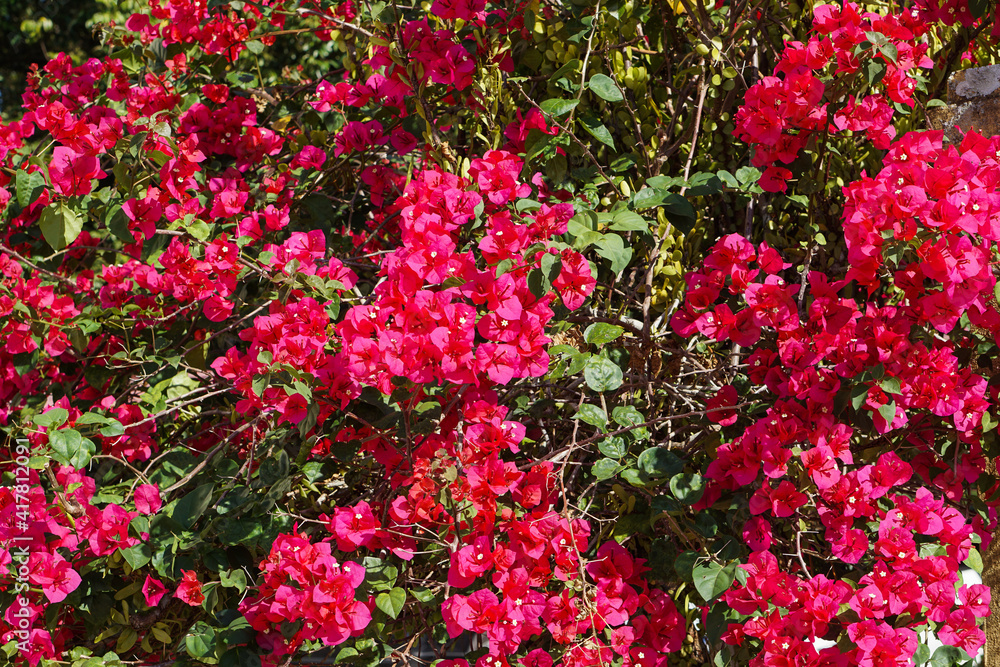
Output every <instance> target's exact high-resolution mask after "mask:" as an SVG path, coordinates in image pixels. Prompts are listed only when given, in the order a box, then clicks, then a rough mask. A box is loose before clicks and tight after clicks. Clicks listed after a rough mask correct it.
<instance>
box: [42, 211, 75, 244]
mask: <svg viewBox="0 0 1000 667" xmlns="http://www.w3.org/2000/svg"><path fill="white" fill-rule="evenodd" d="M38 226H39V228H40V229H41V230H42V236H44V237H45V240H46V241H47V242H48V244H49V245H50V246H52V249H53V250H62V249H63V248H65V247H67V246H68V245H69V244H71V243H72V242H73V241H75V240H76V238H77V237H78V236H80V232H81V231H83V220H82V219H81V218H80V216H78V215H77V214H76V211H74V210H73V209H71V208H70V207H69V206H68V205H67V204H66V203H65V202H59V203H57V204H49V205H48V206H46V207H45V209H44V210H43V211H42V215H41V217H40V218H39V219H38Z"/></svg>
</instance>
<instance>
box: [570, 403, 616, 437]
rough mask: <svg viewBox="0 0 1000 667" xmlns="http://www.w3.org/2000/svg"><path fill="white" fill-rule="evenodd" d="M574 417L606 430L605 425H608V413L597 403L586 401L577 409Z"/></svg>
mask: <svg viewBox="0 0 1000 667" xmlns="http://www.w3.org/2000/svg"><path fill="white" fill-rule="evenodd" d="M573 419H579V420H580V421H582V422H586V423H588V424H590V425H591V426H596V427H597V428H599V429H601V430H602V431H603V430H604V427H605V426H607V425H608V413H606V412H605V411H604V410H602V409H601V408H599V407H597V406H596V405H591V404H590V403H584V404H583V405H581V406H580V409H579V410H577V411H576V414H575V415H573Z"/></svg>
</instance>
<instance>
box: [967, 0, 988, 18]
mask: <svg viewBox="0 0 1000 667" xmlns="http://www.w3.org/2000/svg"><path fill="white" fill-rule="evenodd" d="M989 8H990V0H969V13H970V14H972V18H974V19H980V18H982V17H983V16H985V15H986V10H987V9H989Z"/></svg>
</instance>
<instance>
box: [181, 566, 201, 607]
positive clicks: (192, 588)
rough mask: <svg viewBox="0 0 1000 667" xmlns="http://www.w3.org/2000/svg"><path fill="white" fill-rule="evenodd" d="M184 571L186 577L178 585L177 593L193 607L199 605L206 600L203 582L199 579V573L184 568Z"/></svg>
mask: <svg viewBox="0 0 1000 667" xmlns="http://www.w3.org/2000/svg"><path fill="white" fill-rule="evenodd" d="M182 572H183V573H184V578H183V579H181V583H180V584H179V585H178V586H177V591H176V595H177V597H178V598H179V599H180V600H182V601H184V602H186V603H187V604H189V605H191V606H192V607H197V606H198V605H200V604H201V603H202V602H204V601H205V594H204V593H202V592H201V582H200V581H198V575H197V574H196V573H195V572H194V571H193V570H182Z"/></svg>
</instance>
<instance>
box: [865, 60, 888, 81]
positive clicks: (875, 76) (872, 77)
mask: <svg viewBox="0 0 1000 667" xmlns="http://www.w3.org/2000/svg"><path fill="white" fill-rule="evenodd" d="M885 73H886V66H885V63H884V62H882V61H881V60H870V61H868V64H867V65H865V79H866V80H867V81H868V85H869V86H874V85H875V84H877V83H878V82H879V81H881V80H882V77H883V76H885Z"/></svg>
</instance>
